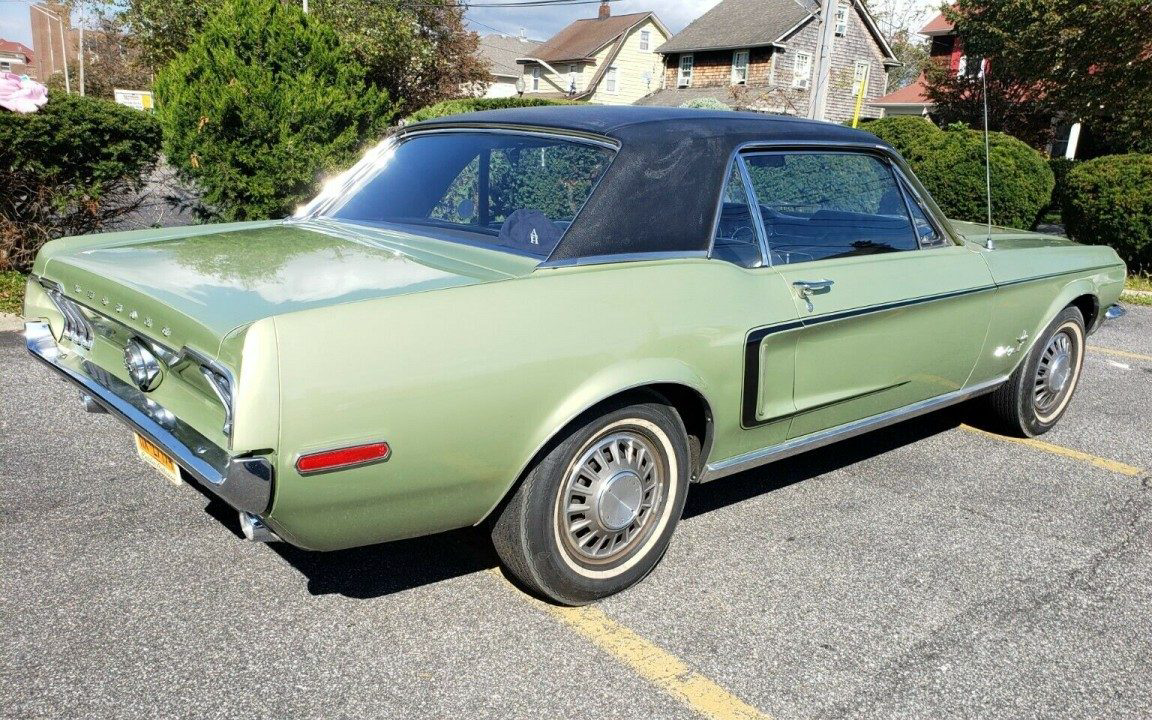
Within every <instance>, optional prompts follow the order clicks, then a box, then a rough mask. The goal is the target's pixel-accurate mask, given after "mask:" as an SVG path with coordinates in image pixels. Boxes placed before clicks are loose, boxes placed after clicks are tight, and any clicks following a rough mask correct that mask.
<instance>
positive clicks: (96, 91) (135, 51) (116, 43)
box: [71, 14, 152, 100]
mask: <svg viewBox="0 0 1152 720" xmlns="http://www.w3.org/2000/svg"><path fill="white" fill-rule="evenodd" d="M84 55H85V57H86V59H87V64H86V66H85V68H84V70H85V72H84V92H85V94H87V95H94V96H96V97H102V98H107V99H109V100H111V99H112V98H113V97H114V93H113V90H115V89H116V88H123V89H126V90H149V89H151V87H152V70H151V68H149V67H148V65H147V63H146V62H145V60H144V53H143V48H142V47H141V46H140V45H139V44H138V43H136V42H135V41H134V40H133V39H132V38H131V37H130V36H129V35H128V34H127V30H126V27H125V24H124V19H123V18H122V17H120V16H119V15H116V14H109V15H101V16H100V17H98V18H96V19H95V27H94V28H92V29H91V31H90V32H87V33H85V35H84ZM71 72H72V77H73V78H77V77H78V75H77V73H76V69H75V68H72V69H71Z"/></svg>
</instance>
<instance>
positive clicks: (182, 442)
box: [24, 322, 273, 515]
mask: <svg viewBox="0 0 1152 720" xmlns="http://www.w3.org/2000/svg"><path fill="white" fill-rule="evenodd" d="M24 338H25V342H26V344H27V347H28V352H30V353H31V354H32V357H34V358H36V359H37V360H39V361H41V362H43V363H44V364H45V365H47V366H48V367H50V368H52V369H53V370H55V371H56V372H57V373H59V374H60V375H61V376H63V377H64V379H66V380H68V381H69V382H71V383H73V384H74V385H76V386H77V387H78V388H79V389H80V392H81V394H82V395H85V396H88V397H89V398H91V400H92V401H95V402H96V403H98V404H99V405H101V406H102V407H103V408H104V409H106V410H108V411H109V412H110V413H112V414H113V415H115V416H116V417H118V418H119V419H120V420H122V421H123V422H124V423H125V424H127V425H128V427H130V428H132V429H133V430H135V431H136V432H138V433H140V434H141V435H143V436H144V437H146V438H148V439H149V440H150V441H152V442H153V443H154V444H156V445H157V446H159V447H160V448H162V449H163V450H164V452H166V453H168V455H169V456H170V457H171V458H172V459H173V460H175V461H176V463H177V464H178V465H179V466H180V467H181V468H183V469H184V471H185V472H187V473H188V474H189V475H191V476H192V477H193V478H194V479H195V480H197V481H198V482H199V483H200V484H201V485H202V486H203V487H205V488H206V489H208V490H209V491H211V492H212V493H213V494H215V495H217V496H219V497H220V499H222V500H223V501H224V502H226V503H228V504H229V505H231V506H232V507H234V508H236V509H237V510H239V511H241V512H249V513H253V514H256V515H260V514H262V513H264V512H266V511H267V510H268V505H269V502H270V501H271V498H272V474H273V470H272V464H271V463H270V462H268V460H267V459H266V458H262V457H233V456H231V455H229V454H228V452H227V451H225V450H224V449H222V448H220V447H218V446H217V445H215V444H213V443H212V442H211V441H209V440H208V439H207V438H205V437H204V436H203V435H201V434H200V433H199V432H197V431H196V430H195V429H193V428H192V427H190V426H189V425H187V424H186V423H184V422H181V420H180V419H179V418H177V417H175V416H174V415H172V413H171V412H169V411H168V410H166V409H165V408H163V407H162V406H160V405H159V404H158V403H156V402H155V401H153V400H152V399H151V398H149V397H148V396H147V395H146V394H144V393H142V392H140V391H139V390H137V389H136V388H135V387H133V386H131V385H129V384H128V383H126V382H124V381H122V380H120V379H119V378H117V377H115V376H114V375H112V374H110V373H109V372H108V371H106V370H104V369H103V368H101V367H99V366H97V365H94V364H92V363H90V362H88V361H86V360H82V361H80V362H79V363H78V364H76V365H77V366H76V367H71V366H70V364H66V363H64V362H62V361H63V359H64V358H65V356H66V355H65V353H64V352H63V351H61V349H60V346H59V345H57V344H56V340H55V338H53V336H52V329H51V328H50V327H49V326H48V323H45V322H28V323H25V324H24Z"/></svg>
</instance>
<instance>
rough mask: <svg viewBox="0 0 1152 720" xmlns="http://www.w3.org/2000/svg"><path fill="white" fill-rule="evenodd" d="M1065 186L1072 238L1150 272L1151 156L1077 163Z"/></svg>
mask: <svg viewBox="0 0 1152 720" xmlns="http://www.w3.org/2000/svg"><path fill="white" fill-rule="evenodd" d="M1066 183H1067V185H1066V189H1065V191H1064V193H1063V210H1064V213H1063V215H1064V223H1065V227H1066V228H1067V230H1068V236H1069V237H1071V238H1072V239H1073V240H1076V241H1077V242H1082V243H1090V244H1093V245H1111V246H1112V247H1113V248H1115V249H1116V252H1117V253H1119V254H1120V257H1122V258H1124V261H1125V262H1127V263H1128V265H1129V269H1130V270H1137V271H1143V272H1150V271H1152V193H1150V192H1149V191H1148V188H1150V187H1152V155H1138V154H1131V155H1109V156H1105V157H1099V158H1096V159H1095V160H1089V161H1087V162H1083V163H1077V164H1076V165H1075V166H1074V167H1072V168H1071V169H1070V170H1069V171H1068V177H1067V181H1066Z"/></svg>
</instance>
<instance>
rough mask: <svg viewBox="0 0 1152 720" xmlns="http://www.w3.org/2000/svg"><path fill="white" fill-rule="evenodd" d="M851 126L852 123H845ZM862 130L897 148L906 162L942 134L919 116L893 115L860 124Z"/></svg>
mask: <svg viewBox="0 0 1152 720" xmlns="http://www.w3.org/2000/svg"><path fill="white" fill-rule="evenodd" d="M845 124H846V125H851V124H852V123H851V121H849V122H847V123H845ZM860 129H861V130H867V131H868V132H870V133H872V134H873V135H875V136H876V137H878V138H880V139H881V140H883V141H884V142H886V143H888V144H889V145H891V146H892V147H894V148H896V150H897V151H899V153H900V154H901V155H903V156H904V159H905V160H908V161H909V162H911V161H912V155H914V154H915V153H917V152H918V151H919V149H920V148H921V147H922V146H923V145H924V143H926V142H927V141H928V139H929V138H932V137H935V136H936V135H938V134H939V133H940V128H938V127H936V126H935V125H933V124H932V123H931V121H929V120H927V119H926V118H922V117H919V116H917V115H892V116H890V117H884V118H880V119H878V120H869V121H867V122H864V123H861V124H860Z"/></svg>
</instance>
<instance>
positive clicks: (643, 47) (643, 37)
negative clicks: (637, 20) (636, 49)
mask: <svg viewBox="0 0 1152 720" xmlns="http://www.w3.org/2000/svg"><path fill="white" fill-rule="evenodd" d="M651 46H652V31H651V30H641V31H640V51H641V52H648V48H650V47H651Z"/></svg>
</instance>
